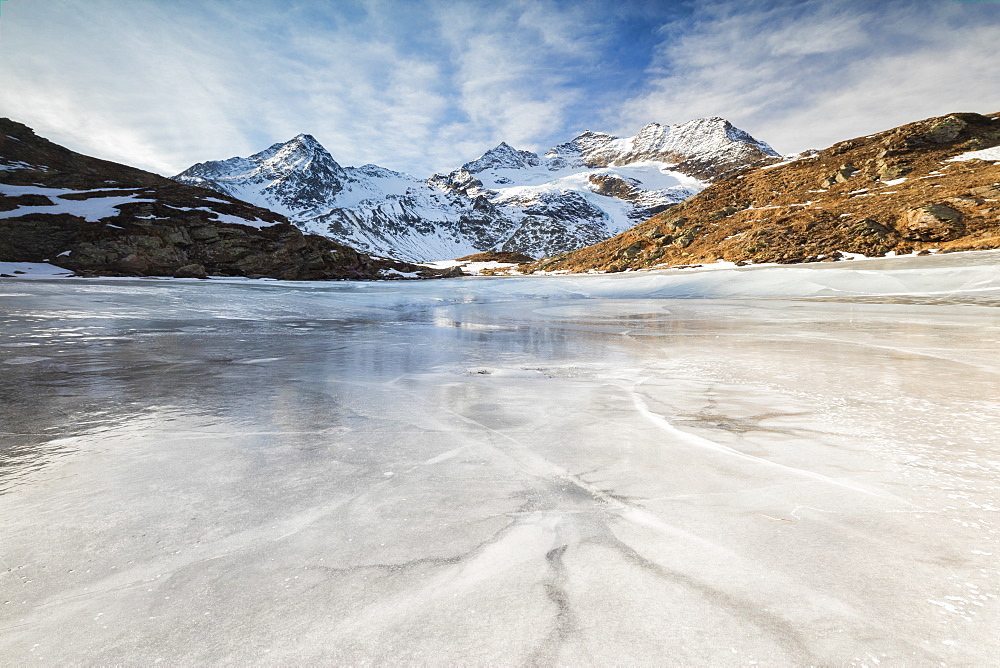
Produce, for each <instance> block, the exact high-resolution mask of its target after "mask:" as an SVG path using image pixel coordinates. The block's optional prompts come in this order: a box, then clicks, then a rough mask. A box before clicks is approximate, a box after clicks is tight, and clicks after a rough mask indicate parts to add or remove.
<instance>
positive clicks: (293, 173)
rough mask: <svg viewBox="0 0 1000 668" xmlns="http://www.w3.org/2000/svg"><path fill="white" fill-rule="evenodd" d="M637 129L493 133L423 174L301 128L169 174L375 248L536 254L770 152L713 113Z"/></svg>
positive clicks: (679, 197) (621, 221) (425, 255)
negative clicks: (538, 140) (449, 163)
mask: <svg viewBox="0 0 1000 668" xmlns="http://www.w3.org/2000/svg"><path fill="white" fill-rule="evenodd" d="M643 131H645V132H646V135H649V136H640V135H641V133H642V132H643ZM643 131H640V135H636V136H635V137H631V138H620V137H614V136H613V135H607V134H604V133H589V134H588V133H584V134H582V135H579V136H578V137H576V138H574V139H573V140H570V142H566V143H564V144H561V145H558V146H556V147H553V148H552V149H550V150H549V151H548V152H546V154H545V155H539V154H537V153H534V152H531V151H525V150H520V149H516V148H514V147H513V146H511V145H509V144H507V143H506V142H501V143H500V144H498V145H497V146H495V147H493V148H491V149H489V150H487V151H486V152H484V153H483V154H482V155H481V156H479V157H478V158H476V159H475V160H470V161H468V162H466V163H464V164H463V165H462V166H461V167H459V168H457V169H455V170H453V171H452V172H449V173H447V174H440V173H439V174H433V175H431V176H430V177H428V178H427V179H418V178H416V177H412V176H410V175H408V174H404V173H401V172H394V171H392V170H388V169H386V168H383V167H379V166H377V165H365V166H362V167H342V166H340V165H339V163H337V162H336V160H334V159H333V157H332V155H330V153H329V152H328V151H327V150H326V149H325V148H323V147H322V145H320V144H319V143H318V142H315V139H314V138H312V137H311V135H306V134H300V135H297V136H296V137H295V138H293V139H291V140H289V141H288V142H284V143H277V144H274V145H272V146H271V147H269V148H268V149H265V150H264V151H261V152H259V153H256V154H254V155H252V156H250V157H249V158H230V159H228V160H222V161H207V162H201V163H197V164H196V165H193V166H192V167H190V168H188V169H187V170H184V171H183V172H181V173H180V174H177V175H176V176H174V177H172V178H173V179H174V180H177V181H178V182H181V183H187V184H190V185H199V186H203V187H208V188H212V189H215V190H219V191H220V192H225V193H227V194H230V195H232V196H235V197H239V198H240V199H244V200H246V201H249V202H252V203H254V204H256V205H258V206H265V207H269V208H272V209H274V210H276V211H278V212H280V213H282V214H284V215H286V216H288V217H289V218H290V219H291V220H292V221H293V222H294V223H295V224H296V225H298V226H299V227H300V228H302V229H303V230H305V231H308V232H311V233H315V234H320V235H323V236H326V237H328V238H331V239H334V240H337V241H339V242H341V243H346V244H349V245H351V246H355V247H358V248H361V249H363V250H366V251H368V252H372V253H377V254H380V255H390V256H393V257H400V258H403V259H406V260H411V261H429V260H440V259H447V258H453V257H459V256H464V255H469V254H472V253H478V252H484V251H497V252H519V253H524V254H528V255H531V256H533V257H539V256H544V255H551V254H553V253H558V252H563V251H565V250H569V249H572V248H578V247H581V246H585V245H588V244H592V243H596V242H598V241H600V240H602V239H606V238H608V237H610V236H612V235H613V234H616V233H618V232H621V231H623V230H624V229H627V228H629V227H631V226H632V225H635V224H636V223H638V222H640V221H641V220H644V219H646V218H648V217H649V216H650V215H653V214H655V213H657V212H659V211H663V210H665V209H666V208H667V207H669V206H671V205H673V204H676V203H677V202H680V201H683V200H684V199H686V198H687V197H690V196H691V195H693V194H694V193H696V192H698V191H699V190H701V189H702V188H703V187H704V186H705V184H706V183H707V182H708V180H710V179H711V178H714V177H715V176H716V175H719V174H722V173H725V172H727V171H729V170H731V169H733V168H736V167H741V166H745V165H746V164H749V163H750V162H753V161H755V160H760V159H765V158H767V157H771V156H774V155H776V153H775V152H774V151H773V149H771V148H770V147H769V146H767V144H764V143H763V142H759V141H757V140H755V139H753V138H752V137H751V136H750V135H749V134H748V133H745V132H744V131H742V130H738V129H736V128H734V127H733V126H732V125H731V124H729V123H728V121H725V119H722V118H720V117H712V118H708V119H695V121H689V122H687V123H683V124H678V125H673V126H663V125H659V124H655V123H653V124H649V125H647V126H646V127H645V128H644V130H643ZM305 137H308V138H309V140H312V141H313V142H315V146H311V147H310V148H311V149H312V151H313V154H314V155H319V158H320V159H319V162H318V167H315V168H314V165H313V163H312V162H310V161H306V160H304V159H303V160H293V159H291V158H290V157H288V156H295V155H298V153H297V151H298V149H299V145H300V144H301V143H302V142H303V141H306V140H304V139H303V138H305ZM594 137H599V138H600V147H599V148H600V149H601V150H600V155H596V153H595V151H594V150H590V149H594V146H589V147H582V146H581V141H580V140H581V138H594ZM574 142H576V143H574ZM591 143H593V142H591ZM699 143H701V144H704V146H703V147H701V148H700V147H699ZM617 149H626V150H618V151H617V153H616V152H615V151H616V150H617ZM668 158H669V159H670V160H673V161H674V162H672V163H668V162H666V161H665V160H666V159H668ZM617 163H624V164H617ZM334 166H335V167H334Z"/></svg>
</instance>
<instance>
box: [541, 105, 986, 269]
mask: <svg viewBox="0 0 1000 668" xmlns="http://www.w3.org/2000/svg"><path fill="white" fill-rule="evenodd" d="M998 146H1000V114H991V115H989V116H983V115H980V114H972V113H956V114H951V115H948V116H942V117H937V118H930V119H927V120H923V121H919V122H916V123H911V124H909V125H904V126H901V127H898V128H894V129H892V130H888V131H886V132H880V133H878V134H874V135H870V136H867V137H859V138H856V139H851V140H848V141H843V142H840V143H839V144H835V145H834V146H831V147H830V148H828V149H826V150H823V151H819V152H809V153H807V154H803V155H798V156H793V157H791V158H788V159H784V160H779V159H774V160H772V161H771V164H767V165H766V166H763V167H759V168H756V169H749V170H744V171H741V172H738V173H733V174H730V175H729V176H727V177H726V178H723V179H721V180H719V181H717V182H716V183H714V184H712V185H711V186H709V187H708V188H706V189H705V190H703V191H702V192H701V193H699V194H698V195H696V196H694V197H692V198H691V199H689V200H687V201H685V202H683V203H681V204H678V205H677V206H674V207H672V208H670V209H669V210H668V211H666V212H663V213H661V214H658V215H656V216H653V217H652V218H650V219H649V220H647V221H645V222H643V223H642V224H640V225H637V226H636V227H634V228H632V229H630V230H627V231H626V232H624V233H622V234H619V235H618V236H616V237H614V238H612V239H608V240H607V241H604V242H601V243H598V244H596V245H593V246H590V247H587V248H583V249H580V250H577V251H574V252H570V253H564V254H561V255H557V256H554V257H551V258H546V259H543V260H541V261H538V262H535V263H532V264H529V265H525V266H523V267H521V270H522V271H527V272H535V271H571V272H585V271H595V270H596V271H611V272H614V271H623V270H626V269H642V268H649V267H656V266H668V265H689V264H695V263H705V262H715V261H717V260H726V261H731V262H737V263H763V262H779V263H793V262H816V261H834V260H837V259H841V258H842V257H844V255H843V254H844V253H861V254H864V255H868V256H873V255H885V254H887V253H896V254H905V253H913V252H918V253H925V252H926V253H929V252H931V251H938V250H939V251H941V252H947V251H957V250H972V249H988V248H1000V148H997V147H998Z"/></svg>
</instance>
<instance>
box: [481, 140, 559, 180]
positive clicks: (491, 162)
mask: <svg viewBox="0 0 1000 668" xmlns="http://www.w3.org/2000/svg"><path fill="white" fill-rule="evenodd" d="M541 162H542V161H541V158H539V157H538V154H537V153H532V152H531V151H521V150H518V149H516V148H514V147H513V146H511V145H510V144H508V143H507V142H505V141H502V142H500V143H499V144H497V146H496V147H494V148H491V149H490V150H488V151H487V152H486V153H483V154H482V155H481V156H479V157H478V158H477V159H475V160H473V161H471V162H467V163H465V164H464V165H462V167H461V169H463V170H465V171H467V172H469V173H470V174H475V173H476V172H481V171H483V170H486V169H523V168H524V167H537V166H538V165H540V164H541Z"/></svg>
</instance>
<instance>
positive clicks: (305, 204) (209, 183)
mask: <svg viewBox="0 0 1000 668" xmlns="http://www.w3.org/2000/svg"><path fill="white" fill-rule="evenodd" d="M173 178H174V180H176V181H180V182H181V183H189V184H192V185H201V186H205V187H209V188H214V189H216V190H219V191H221V192H224V193H227V194H230V195H232V196H234V197H241V198H244V199H247V198H250V199H253V198H252V197H250V195H248V193H249V192H252V191H253V190H257V191H263V192H265V193H266V194H267V198H268V201H269V202H270V204H269V206H271V208H276V209H278V210H280V211H281V212H282V213H286V214H291V213H294V212H297V211H302V210H311V209H313V208H315V207H316V206H319V205H320V204H321V203H322V202H324V201H326V200H327V199H329V198H331V197H333V196H334V195H336V194H337V193H338V192H340V190H342V189H343V186H344V183H345V182H346V181H347V172H345V171H344V168H343V167H341V166H340V165H339V164H338V163H337V161H336V160H334V159H333V156H332V155H330V153H329V152H328V151H327V150H326V149H325V148H324V147H323V145H322V144H320V143H319V142H318V141H316V138H315V137H313V136H312V135H310V134H305V133H302V134H298V135H296V136H294V137H292V138H291V139H289V140H288V141H286V142H278V143H276V144H272V145H271V146H269V147H268V148H266V149H264V150H263V151H261V152H260V153H255V154H254V155H252V156H250V157H249V158H230V159H229V160H222V161H214V162H202V163H198V164H197V165H194V166H193V167H190V168H189V169H187V170H185V171H183V172H181V173H180V174H178V175H177V176H175V177H173ZM261 201H263V200H261ZM276 203H277V204H278V205H279V206H275V204H276Z"/></svg>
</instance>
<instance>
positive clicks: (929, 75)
mask: <svg viewBox="0 0 1000 668" xmlns="http://www.w3.org/2000/svg"><path fill="white" fill-rule="evenodd" d="M983 9H984V8H983V7H975V6H974V3H947V2H896V1H887V2H879V3H870V2H856V1H853V0H851V1H842V2H832V3H831V2H820V1H818V0H808V1H806V2H794V3H792V2H783V3H778V4H777V5H776V4H775V3H764V2H752V1H751V2H740V3H720V2H714V3H707V4H703V5H700V6H699V11H698V12H696V15H695V17H694V20H693V21H692V22H691V23H690V24H688V25H686V26H684V29H683V30H681V31H678V30H677V26H667V27H666V29H665V30H664V40H663V42H662V43H661V45H660V47H659V50H658V53H657V55H656V58H655V59H654V62H653V63H652V65H651V67H650V74H651V79H650V82H649V89H648V90H647V91H646V92H645V93H643V94H641V95H639V96H637V97H635V98H634V99H632V100H630V101H629V102H628V103H627V104H626V105H625V109H626V114H625V118H626V119H627V121H628V122H629V123H630V124H636V123H641V122H646V121H648V120H651V119H656V120H666V121H671V122H674V121H678V120H686V119H688V118H693V117H700V116H709V115H715V114H718V115H722V116H725V117H726V118H729V119H730V120H731V121H733V122H734V123H735V124H737V125H739V126H740V127H743V128H744V129H746V130H748V131H750V132H751V133H752V134H754V135H756V136H757V137H759V138H760V139H763V140H765V141H767V142H769V143H770V144H772V145H773V146H774V147H775V148H776V149H778V150H779V151H786V152H790V151H797V150H802V149H804V148H810V147H818V148H822V147H825V146H828V145H830V144H832V143H835V142H836V141H839V140H842V139H847V138H849V137H854V136H860V135H864V134H869V133H871V132H875V131H878V130H883V129H887V128H890V127H893V126H895V125H900V124H903V123H907V122H911V121H915V120H919V119H921V118H925V117H929V116H935V115H940V114H944V113H947V112H950V111H959V110H962V111H979V112H982V113H989V112H993V111H997V110H998V108H1000V104H998V103H1000V98H998V97H997V95H996V91H998V90H1000V62H998V58H997V51H996V43H997V42H996V38H997V26H998V23H1000V21H998V19H997V17H996V16H995V13H994V14H993V15H991V14H989V13H987V12H984V11H982V10H983Z"/></svg>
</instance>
